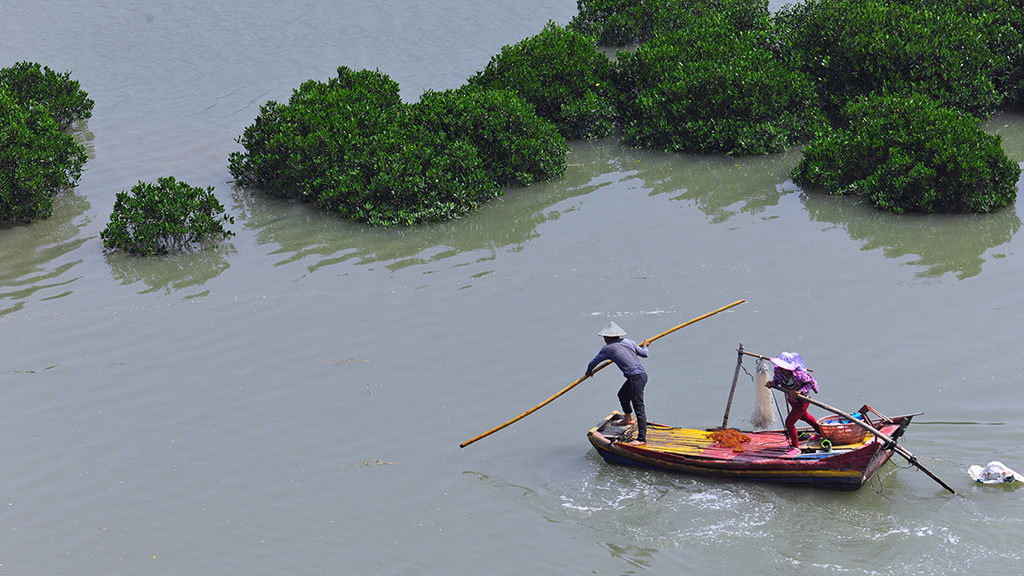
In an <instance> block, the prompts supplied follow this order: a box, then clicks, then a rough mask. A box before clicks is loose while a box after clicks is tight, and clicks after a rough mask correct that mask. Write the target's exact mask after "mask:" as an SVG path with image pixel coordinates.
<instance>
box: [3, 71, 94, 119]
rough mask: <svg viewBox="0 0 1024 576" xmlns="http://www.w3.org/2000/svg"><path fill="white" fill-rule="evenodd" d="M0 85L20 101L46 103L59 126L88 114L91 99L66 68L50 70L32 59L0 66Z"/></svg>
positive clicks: (91, 106)
mask: <svg viewBox="0 0 1024 576" xmlns="http://www.w3.org/2000/svg"><path fill="white" fill-rule="evenodd" d="M0 86H6V87H7V88H8V89H9V90H10V91H11V94H12V96H13V97H14V99H15V100H16V101H17V102H18V103H19V104H21V105H23V106H25V105H28V103H29V102H32V101H34V102H36V103H37V104H41V105H42V106H44V107H46V108H47V109H48V110H49V111H50V115H51V116H53V119H54V120H56V121H57V124H58V125H59V126H60V128H61V129H62V130H64V129H66V128H68V127H69V126H70V125H71V123H72V122H74V121H76V120H84V119H87V118H90V117H92V108H93V101H92V100H91V99H89V95H88V94H87V93H86V92H85V91H84V90H82V89H81V86H80V85H79V83H78V81H77V80H72V79H71V73H70V72H54V71H53V70H50V68H49V67H47V66H41V65H39V64H37V63H35V62H19V63H17V64H15V65H14V66H12V67H10V68H3V69H0Z"/></svg>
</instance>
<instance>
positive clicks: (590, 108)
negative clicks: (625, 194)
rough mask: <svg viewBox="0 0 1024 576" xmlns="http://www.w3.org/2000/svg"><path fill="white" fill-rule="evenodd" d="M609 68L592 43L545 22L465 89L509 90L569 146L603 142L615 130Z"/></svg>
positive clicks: (497, 59) (501, 56) (502, 50)
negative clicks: (570, 143)
mask: <svg viewBox="0 0 1024 576" xmlns="http://www.w3.org/2000/svg"><path fill="white" fill-rule="evenodd" d="M612 69H613V66H612V63H611V62H610V61H609V60H608V57H607V56H605V55H604V54H603V53H601V52H599V51H598V50H597V47H596V46H595V45H594V41H593V40H591V39H590V38H588V37H587V36H584V35H583V34H580V33H578V32H573V31H570V30H568V29H566V28H562V27H560V26H558V25H557V24H555V23H554V22H548V24H547V26H545V27H544V30H543V31H541V33H540V34H537V35H536V36H532V37H530V38H527V39H526V40H523V41H521V42H519V43H518V44H515V45H512V46H505V47H503V48H502V49H501V54H498V55H496V56H494V57H493V58H491V61H490V62H489V63H488V64H487V67H486V68H485V69H484V70H483V71H481V72H479V73H477V75H476V76H473V77H471V78H470V79H469V82H468V83H469V85H470V86H474V87H478V88H483V89H487V90H512V91H514V92H516V93H517V94H519V95H520V96H522V97H523V99H524V100H526V101H527V102H529V103H530V104H533V105H534V107H535V108H536V112H537V115H538V116H540V117H542V118H547V119H548V120H550V121H551V122H552V123H554V124H555V126H556V127H557V128H558V131H559V132H560V133H561V134H562V136H564V137H565V138H566V139H569V140H588V139H592V138H604V137H607V136H609V135H611V133H612V129H613V128H614V127H615V116H616V114H615V97H614V94H613V90H614V87H613V85H612Z"/></svg>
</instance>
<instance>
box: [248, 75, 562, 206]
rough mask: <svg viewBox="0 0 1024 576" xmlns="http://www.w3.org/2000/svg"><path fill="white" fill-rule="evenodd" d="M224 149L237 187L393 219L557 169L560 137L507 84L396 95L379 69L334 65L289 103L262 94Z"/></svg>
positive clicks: (465, 202)
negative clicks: (233, 147) (406, 98)
mask: <svg viewBox="0 0 1024 576" xmlns="http://www.w3.org/2000/svg"><path fill="white" fill-rule="evenodd" d="M238 141H239V143H241V144H242V145H243V146H244V147H245V152H244V153H241V152H235V153H232V154H231V156H230V159H229V170H230V171H231V173H232V174H233V175H234V177H235V179H236V182H237V183H238V184H240V185H242V186H254V187H259V188H262V189H264V190H266V191H267V192H269V193H270V194H273V195H276V196H281V197H289V198H297V199H300V200H303V201H306V202H311V203H314V204H316V205H317V206H320V207H322V208H327V209H331V210H335V211H337V212H339V213H340V214H341V215H342V216H344V217H345V218H349V219H351V220H355V221H358V222H366V223H369V224H373V225H381V226H393V225H410V224H420V223H425V222H438V221H444V220H448V219H451V218H456V217H458V216H461V215H464V214H466V213H467V212H469V211H470V210H473V209H475V208H476V207H477V206H479V205H480V204H481V203H482V202H486V201H487V200H489V199H492V198H494V197H496V196H497V195H499V194H500V192H501V191H500V187H502V186H518V185H526V184H529V183H531V182H534V181H539V180H547V179H549V178H552V177H554V176H558V175H560V174H562V173H563V172H564V170H565V154H566V152H567V151H568V148H567V146H566V144H565V139H564V138H563V137H562V136H561V135H559V133H558V131H557V129H556V128H555V127H554V125H552V124H551V123H550V122H548V121H546V120H544V119H542V118H539V117H538V116H537V115H536V114H535V113H534V110H533V107H532V106H530V105H529V104H528V103H526V102H525V101H524V100H523V99H522V98H520V97H519V96H517V95H516V94H514V93H512V92H510V91H502V90H481V89H475V88H465V89H462V90H450V91H446V92H427V93H425V94H424V95H423V97H422V98H421V100H420V101H419V102H417V103H415V104H405V103H402V102H401V100H400V98H399V96H398V84H397V83H395V82H394V81H392V80H391V79H390V78H388V77H387V76H386V75H384V74H381V73H380V72H368V71H365V70H364V71H359V72H356V71H353V70H350V69H348V68H345V67H341V68H339V69H338V77H337V78H335V79H331V80H330V81H329V82H327V83H321V82H316V81H309V82H306V83H304V84H303V85H302V86H301V87H300V88H299V89H298V90H296V92H295V93H294V94H293V95H292V98H291V99H290V100H289V102H288V104H285V105H281V104H277V103H275V102H269V103H267V104H266V105H264V106H262V107H261V108H260V115H259V117H257V119H256V122H255V123H254V124H253V125H252V126H249V127H248V128H246V130H245V133H244V135H243V136H242V137H241V138H239V140H238Z"/></svg>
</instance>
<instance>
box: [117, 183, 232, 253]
mask: <svg viewBox="0 0 1024 576" xmlns="http://www.w3.org/2000/svg"><path fill="white" fill-rule="evenodd" d="M234 222H235V219H234V218H233V217H231V216H228V215H226V214H224V206H223V205H222V204H221V203H220V202H219V201H217V198H216V197H215V196H214V195H213V186H210V187H209V188H207V189H205V190H204V189H202V188H196V187H193V186H189V185H188V184H186V183H185V182H178V181H177V180H175V179H174V177H173V176H168V177H166V178H157V183H156V184H153V183H151V182H142V181H139V183H138V184H136V185H135V186H132V188H131V190H129V191H127V192H119V193H118V194H117V198H116V199H115V200H114V211H113V212H112V213H111V214H110V222H109V223H108V224H107V227H106V228H104V229H103V231H102V232H100V238H102V239H103V246H104V247H106V248H108V249H116V250H123V251H124V252H128V253H129V254H140V255H152V254H168V253H171V252H183V251H188V250H191V249H193V248H195V247H197V246H198V245H200V243H202V242H205V241H207V240H210V239H217V240H220V239H223V238H228V237H230V236H232V235H233V232H230V231H229V230H227V229H226V228H224V225H225V224H228V223H230V224H234Z"/></svg>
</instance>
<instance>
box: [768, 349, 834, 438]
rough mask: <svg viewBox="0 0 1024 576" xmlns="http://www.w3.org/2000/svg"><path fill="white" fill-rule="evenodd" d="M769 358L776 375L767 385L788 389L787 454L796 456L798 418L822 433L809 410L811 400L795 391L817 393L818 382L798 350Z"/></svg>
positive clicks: (819, 434)
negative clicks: (797, 395)
mask: <svg viewBox="0 0 1024 576" xmlns="http://www.w3.org/2000/svg"><path fill="white" fill-rule="evenodd" d="M769 360H770V361H771V363H772V364H774V365H775V375H774V377H773V378H772V380H771V381H770V382H768V384H765V386H768V387H769V388H772V387H775V386H778V387H781V388H783V389H784V390H785V391H786V401H787V402H789V416H787V417H786V434H787V435H788V436H789V451H788V452H786V455H787V456H796V455H798V454H800V438H799V436H797V433H796V423H797V420H803V421H804V422H807V423H808V424H810V425H811V427H812V428H814V431H815V432H817V433H818V434H817V435H818V436H819V437H820V436H821V435H822V434H821V427H820V426H818V421H817V420H816V419H815V418H814V416H811V415H810V414H809V413H808V412H807V407H808V406H810V402H808V401H806V400H801V399H799V398H797V397H796V396H795V395H794V393H796V394H803V395H804V396H806V395H807V394H810V393H811V392H814V393H815V394H817V393H818V383H817V382H816V381H815V380H814V377H813V376H811V374H810V372H808V371H807V365H805V364H804V361H803V359H802V358H800V354H798V353H796V352H783V353H782V354H779V356H778V357H777V358H769ZM811 439H812V440H814V439H815V438H814V437H812V438H811Z"/></svg>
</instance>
